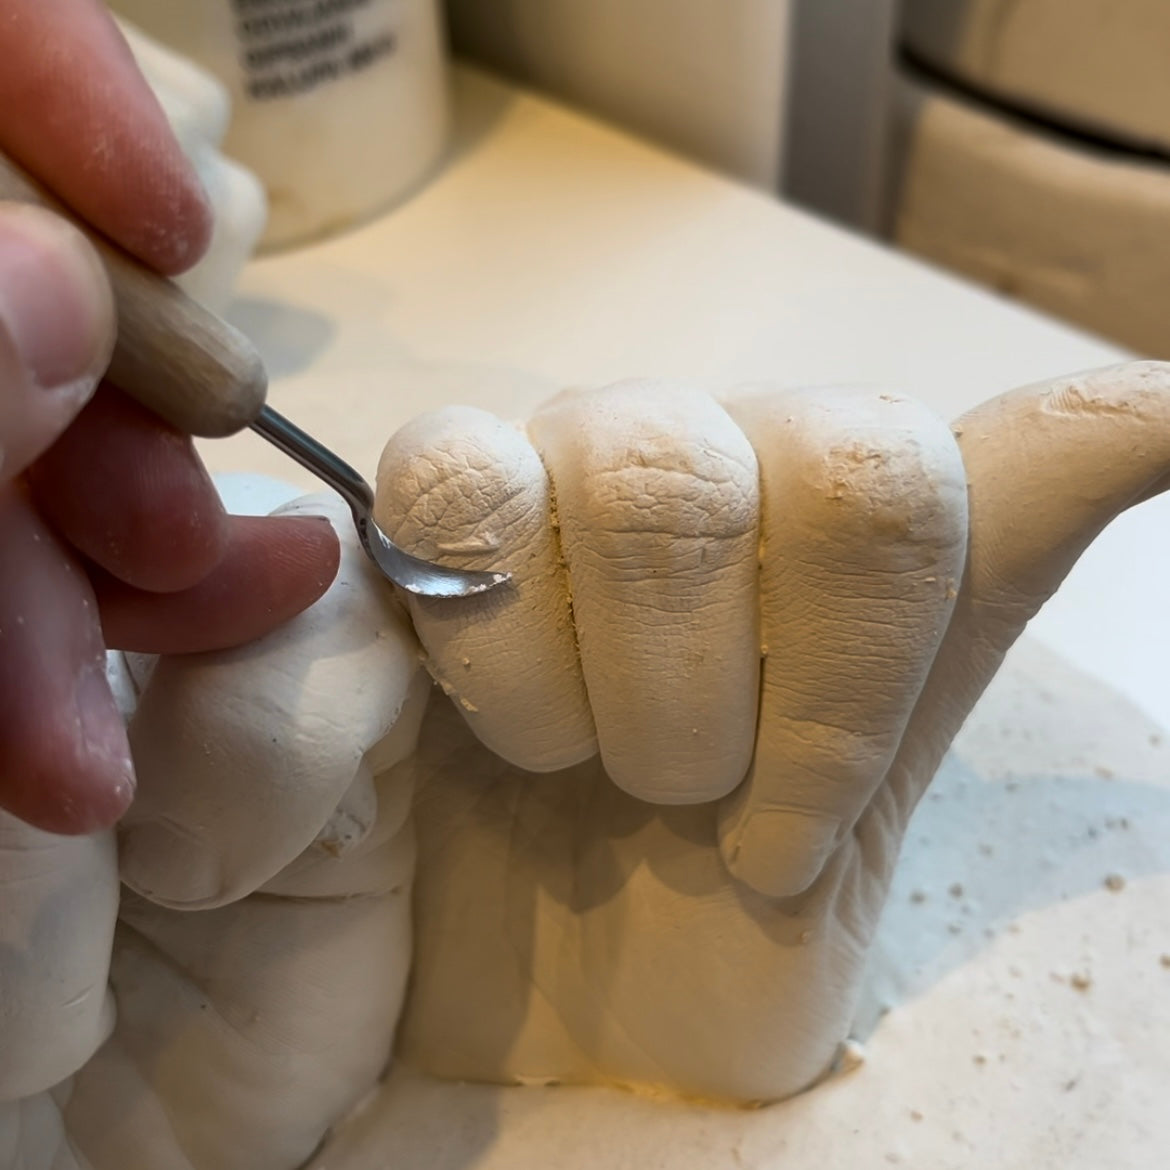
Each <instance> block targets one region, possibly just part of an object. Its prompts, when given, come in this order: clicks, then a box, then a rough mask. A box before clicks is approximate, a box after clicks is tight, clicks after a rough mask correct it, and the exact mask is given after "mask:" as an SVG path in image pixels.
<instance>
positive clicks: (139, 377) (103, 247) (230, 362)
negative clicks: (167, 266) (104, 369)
mask: <svg viewBox="0 0 1170 1170" xmlns="http://www.w3.org/2000/svg"><path fill="white" fill-rule="evenodd" d="M0 199H10V200H14V201H16V202H19V203H36V204H39V205H40V206H41V207H48V208H50V209H51V210H53V211H55V212H56V213H57V214H58V215H63V216H64V217H65V218H66V219H68V220H70V221H71V222H72V223H74V224H75V225H76V226H77V227H79V228H80V229H81V230H82V231H83V232H84V233H85V234H86V236H87V237H88V238H89V240H90V241H91V242H92V243H93V245H94V246H95V247H96V248H97V250H98V254H99V255H100V256H101V258H102V261H103V263H104V264H105V267H106V271H107V272H108V273H109V277H110V284H111V285H112V286H113V289H114V300H115V303H116V305H117V309H118V339H117V343H116V345H115V347H114V356H113V359H112V361H111V362H110V370H109V377H110V380H111V381H112V382H114V384H115V385H117V386H118V387H119V389H121V390H124V391H125V392H126V393H127V394H129V395H130V396H131V397H132V398H135V399H137V400H138V401H139V402H141V403H142V405H143V406H145V407H147V408H148V409H150V410H152V411H154V412H155V414H157V415H159V416H160V417H162V418H164V419H166V421H167V422H169V423H170V424H171V425H172V426H175V427H178V428H179V430H181V431H184V432H185V433H186V434H189V435H200V436H203V437H205V438H221V437H223V436H224V435H232V434H235V433H236V431H240V430H243V429H244V427H246V426H248V424H249V423H251V422H252V420H253V419H255V417H256V416H257V415H258V414H259V413H260V409H261V407H262V406H263V405H264V397H265V394H266V393H267V390H268V376H267V374H266V373H265V370H264V364H263V362H261V360H260V355H259V354H258V353H257V352H256V350H255V349H254V348H253V347H252V344H251V343H250V342H249V341H248V339H247V338H246V337H244V335H243V334H242V333H240V332H239V331H238V330H237V329H233V328H232V327H231V326H230V325H229V324H227V322H226V321H221V320H220V319H219V318H218V317H216V316H215V315H214V314H213V313H209V312H208V311H207V310H206V309H204V308H203V307H202V306H201V305H199V304H197V303H196V302H195V301H193V300H191V298H190V297H188V296H187V294H186V293H184V292H183V291H182V290H181V289H180V288H179V287H178V286H177V285H175V284H173V283H172V282H171V281H169V280H167V279H166V278H165V277H162V276H159V275H158V274H157V273H154V272H151V271H150V269H148V268H147V267H146V266H145V265H143V264H140V263H139V262H138V261H137V260H135V259H134V258H133V257H131V256H129V255H127V254H126V253H125V252H123V251H122V250H121V249H120V248H118V247H116V246H115V245H114V244H111V243H110V242H109V241H108V240H106V239H104V238H103V237H102V236H100V235H98V234H97V232H96V231H94V230H93V229H92V228H90V227H89V226H88V225H86V224H84V223H82V222H80V221H79V220H78V219H77V217H76V216H74V215H72V214H70V212H69V211H68V210H66V209H65V208H64V207H63V206H62V205H61V204H60V203H59V202H58V201H57V200H55V199H54V198H53V197H52V196H51V195H49V194H48V192H47V191H45V190H44V189H43V188H42V187H41V186H40V185H39V184H38V183H36V182H35V181H34V180H33V179H31V178H30V177H29V176H28V175H26V174H25V173H24V172H23V171H22V170H20V168H19V167H17V166H16V164H15V163H13V162H12V161H11V159H8V158H6V157H5V156H4V155H3V154H2V153H0Z"/></svg>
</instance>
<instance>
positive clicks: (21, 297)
mask: <svg viewBox="0 0 1170 1170" xmlns="http://www.w3.org/2000/svg"><path fill="white" fill-rule="evenodd" d="M0 333H3V334H6V335H7V340H8V341H9V343H10V345H11V346H12V348H13V350H14V351H15V357H16V359H17V360H18V361H19V363H20V365H21V366H22V367H23V368H24V370H25V372H26V373H27V374H28V376H29V378H30V380H31V381H32V383H33V384H34V385H35V386H37V387H39V388H41V389H45V390H56V389H64V388H69V387H77V388H78V389H79V391H81V390H84V391H85V392H86V394H87V396H88V393H89V392H92V389H93V386H95V385H96V384H97V380H98V378H99V377H100V376H101V374H102V373H103V372H104V370H105V367H106V366H107V365H108V364H109V359H110V354H111V352H112V350H113V342H114V302H113V294H112V293H111V291H110V284H109V280H108V278H107V277H106V273H105V269H104V268H103V267H102V264H101V261H100V260H99V259H98V258H97V254H96V253H95V251H94V249H93V247H92V246H91V245H90V244H89V243H88V241H87V240H86V239H85V238H84V236H82V234H81V232H79V231H78V230H77V229H76V228H74V227H73V226H72V225H70V224H68V223H66V222H65V221H64V220H63V219H61V218H60V217H58V216H55V215H52V214H51V213H50V212H47V211H44V210H42V209H41V208H38V207H27V206H24V205H18V204H8V205H3V206H2V207H0Z"/></svg>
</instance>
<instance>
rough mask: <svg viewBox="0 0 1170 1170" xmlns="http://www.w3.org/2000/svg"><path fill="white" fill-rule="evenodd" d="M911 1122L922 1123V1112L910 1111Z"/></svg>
mask: <svg viewBox="0 0 1170 1170" xmlns="http://www.w3.org/2000/svg"><path fill="white" fill-rule="evenodd" d="M910 1120H911V1121H921V1120H922V1113H921V1111H920V1110H918V1109H911V1110H910Z"/></svg>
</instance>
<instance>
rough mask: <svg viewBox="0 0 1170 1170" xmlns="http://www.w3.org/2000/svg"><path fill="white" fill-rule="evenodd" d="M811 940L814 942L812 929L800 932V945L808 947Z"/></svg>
mask: <svg viewBox="0 0 1170 1170" xmlns="http://www.w3.org/2000/svg"><path fill="white" fill-rule="evenodd" d="M810 942H812V931H811V930H802V931H801V932H800V945H801V946H802V947H806V946H808V944H809V943H810Z"/></svg>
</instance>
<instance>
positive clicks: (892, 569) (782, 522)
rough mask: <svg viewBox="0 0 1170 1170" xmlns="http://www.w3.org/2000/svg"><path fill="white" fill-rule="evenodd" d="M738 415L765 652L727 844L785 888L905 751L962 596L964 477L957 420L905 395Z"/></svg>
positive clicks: (820, 858) (778, 394) (723, 819)
mask: <svg viewBox="0 0 1170 1170" xmlns="http://www.w3.org/2000/svg"><path fill="white" fill-rule="evenodd" d="M728 410H729V411H730V413H731V415H732V417H733V418H734V419H735V420H736V421H737V422H738V423H739V425H740V426H741V427H742V428H743V429H744V431H745V433H746V434H747V436H748V438H749V439H750V440H751V443H752V445H753V447H754V448H755V450H756V454H757V456H758V458H759V461H760V469H761V470H760V474H761V483H762V503H761V510H762V527H763V531H762V538H761V546H762V550H763V552H762V567H761V602H760V605H761V625H762V634H763V640H764V646H765V647H766V650H767V655H766V658H765V660H764V668H763V683H762V687H761V692H760V693H761V700H760V721H759V731H758V736H757V741H756V752H755V757H754V760H753V762H752V769H751V772H750V774H749V778H748V781H747V783H746V784H744V785H743V786H742V787H741V788H740V789H739V790H738V791H737V792H736V793H735V794H734V795H733V796H732V797H730V798H729V799H728V800H727V801H725V802H724V805H723V807H722V808H721V810H720V825H719V833H720V848H721V850H722V852H723V857H724V860H725V862H726V864H727V866H728V868H729V869H730V870H731V872H732V873H733V874H734V875H735V876H736V877H738V878H740V879H741V880H742V881H745V882H747V883H748V884H749V885H751V886H753V887H754V888H755V889H757V890H759V891H760V892H761V893H765V894H769V895H771V896H774V897H783V896H790V895H794V894H798V893H800V892H801V891H803V890H804V889H806V888H807V887H808V886H809V885H810V884H811V883H812V882H813V880H814V879H815V878H816V877H817V876H818V874H819V873H820V872H821V869H822V868H823V866H824V864H825V862H826V861H827V860H828V858H829V856H830V855H831V853H832V852H833V851H834V850H835V849H836V847H837V845H839V844H840V842H841V840H842V838H843V837H844V835H845V834H847V833H848V832H850V830H851V829H852V827H853V824H854V823H855V821H856V820H857V818H858V817H859V816H860V815H861V812H862V810H863V809H864V807H865V805H866V804H867V803H868V802H869V800H870V798H871V796H872V795H873V793H874V791H875V789H876V788H877V786H878V784H879V783H880V781H881V779H882V778H883V777H884V775H885V773H886V769H887V768H888V767H889V764H890V761H891V760H892V759H893V756H894V752H895V750H896V748H897V746H898V743H899V741H900V739H901V736H902V732H903V730H904V728H905V726H906V721H907V720H908V718H909V717H910V713H911V711H912V709H913V706H914V703H915V700H916V699H917V698H918V695H919V692H920V690H921V688H922V684H923V682H924V681H925V679H926V676H927V671H928V670H929V668H930V664H931V662H932V661H933V659H934V656H935V653H936V651H937V650H938V645H939V641H940V639H941V636H942V631H943V630H944V629H945V628H946V622H947V617H948V615H949V613H950V610H951V608H952V606H953V604H954V598H955V596H956V594H957V587H958V582H959V579H960V576H961V574H962V568H963V556H964V551H965V545H966V536H967V527H966V487H965V482H964V475H963V465H962V462H961V461H960V458H959V453H958V449H957V447H956V446H955V442H954V439H953V438H952V436H951V434H950V431H949V430H948V428H947V426H946V424H945V423H944V422H943V421H942V420H941V419H938V418H936V417H935V416H934V415H933V414H931V413H930V412H929V411H928V410H926V409H925V407H922V406H920V405H919V404H917V403H915V402H912V401H909V400H907V399H902V398H897V397H893V396H889V395H882V394H876V393H873V392H871V391H862V390H850V389H817V390H815V391H769V390H768V389H767V388H762V389H760V390H758V391H754V392H749V393H745V394H743V395H740V396H738V397H733V398H732V400H731V401H730V402H729V404H728Z"/></svg>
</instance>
